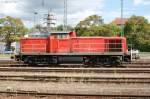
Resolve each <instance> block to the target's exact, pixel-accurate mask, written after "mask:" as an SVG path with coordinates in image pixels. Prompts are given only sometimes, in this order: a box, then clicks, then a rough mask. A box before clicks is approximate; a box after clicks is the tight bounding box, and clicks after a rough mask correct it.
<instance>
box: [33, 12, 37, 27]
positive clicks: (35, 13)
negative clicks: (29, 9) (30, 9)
mask: <svg viewBox="0 0 150 99" xmlns="http://www.w3.org/2000/svg"><path fill="white" fill-rule="evenodd" d="M37 14H38V13H37V12H34V26H35V25H36V15H37Z"/></svg>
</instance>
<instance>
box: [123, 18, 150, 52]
mask: <svg viewBox="0 0 150 99" xmlns="http://www.w3.org/2000/svg"><path fill="white" fill-rule="evenodd" d="M125 35H126V37H127V41H128V44H133V46H134V48H136V49H140V50H141V51H150V24H149V22H148V20H147V19H145V18H144V17H142V16H132V17H130V18H129V20H128V22H127V23H126V25H125Z"/></svg>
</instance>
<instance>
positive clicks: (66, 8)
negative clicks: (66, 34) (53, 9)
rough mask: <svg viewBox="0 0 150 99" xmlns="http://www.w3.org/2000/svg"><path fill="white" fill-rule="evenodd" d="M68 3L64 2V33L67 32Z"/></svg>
mask: <svg viewBox="0 0 150 99" xmlns="http://www.w3.org/2000/svg"><path fill="white" fill-rule="evenodd" d="M67 3H68V1H67V0H64V26H63V31H67V24H68V23H67V14H68V13H67V12H68V4H67Z"/></svg>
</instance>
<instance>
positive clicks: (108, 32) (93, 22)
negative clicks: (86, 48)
mask: <svg viewBox="0 0 150 99" xmlns="http://www.w3.org/2000/svg"><path fill="white" fill-rule="evenodd" d="M75 31H76V32H77V34H78V35H79V36H114V35H118V33H120V28H119V27H118V26H116V25H114V24H104V23H103V19H102V17H101V16H98V15H92V16H89V17H87V18H86V19H85V20H83V21H80V23H78V24H77V26H76V27H75Z"/></svg>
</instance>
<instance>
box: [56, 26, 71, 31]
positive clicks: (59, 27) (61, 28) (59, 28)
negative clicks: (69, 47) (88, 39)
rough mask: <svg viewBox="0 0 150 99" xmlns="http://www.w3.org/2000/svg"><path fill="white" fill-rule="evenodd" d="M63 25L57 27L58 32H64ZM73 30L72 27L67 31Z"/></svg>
mask: <svg viewBox="0 0 150 99" xmlns="http://www.w3.org/2000/svg"><path fill="white" fill-rule="evenodd" d="M63 27H64V26H63V25H58V26H57V27H56V30H57V31H63ZM72 30H73V27H71V26H69V25H68V26H67V31H72Z"/></svg>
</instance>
